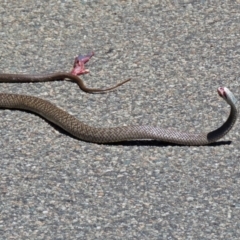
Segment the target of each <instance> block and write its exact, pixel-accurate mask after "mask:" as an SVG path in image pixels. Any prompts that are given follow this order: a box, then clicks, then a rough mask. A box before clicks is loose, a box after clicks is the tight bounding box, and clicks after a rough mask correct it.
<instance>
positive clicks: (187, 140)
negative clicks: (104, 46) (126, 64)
mask: <svg viewBox="0 0 240 240" xmlns="http://www.w3.org/2000/svg"><path fill="white" fill-rule="evenodd" d="M64 78H69V79H70V80H72V81H74V82H76V83H77V84H78V85H79V87H80V88H81V89H82V90H84V91H86V92H90V93H92V92H101V91H107V90H110V89H113V88H116V87H117V86H119V85H117V86H115V87H112V88H108V89H105V90H101V89H89V88H87V87H86V86H85V85H84V84H83V82H82V81H81V80H79V79H80V78H78V77H77V76H74V75H72V74H69V73H60V74H49V75H44V76H42V75H22V74H0V82H33V81H53V80H63V79H64ZM122 84H123V83H122ZM120 85H121V84H120ZM217 92H218V94H219V96H220V97H221V98H223V99H224V100H225V101H226V103H227V104H228V105H230V114H229V116H228V118H227V120H226V121H225V122H224V123H223V124H222V125H221V126H220V127H219V128H217V129H215V130H213V131H211V132H207V133H205V132H201V133H187V132H181V131H177V130H172V129H165V128H160V127H155V126H151V125H142V126H141V125H136V126H135V125H130V126H118V127H93V126H89V125H88V124H85V123H84V122H81V121H80V120H79V119H77V118H76V117H74V116H73V115H71V114H69V113H68V112H66V111H64V110H62V109H61V108H59V107H57V106H55V105H54V104H52V103H51V102H49V101H47V100H43V99H41V98H38V97H34V96H29V95H21V94H12V93H0V108H2V109H18V110H25V111H30V112H33V113H35V114H38V115H40V116H42V117H43V118H45V119H46V120H48V121H50V122H52V123H54V124H56V125H57V126H59V127H60V128H62V129H64V130H65V131H66V132H68V133H69V134H70V135H72V136H74V137H76V138H78V139H80V140H83V141H86V142H92V143H114V142H124V141H133V140H157V141H162V142H168V143H173V144H177V145H187V146H192V145H193V146H200V145H207V144H210V143H213V142H216V141H217V140H219V139H220V138H222V137H223V136H225V135H226V134H227V133H228V132H229V131H230V130H231V128H232V127H233V126H234V124H235V122H236V120H237V116H238V111H237V107H236V103H237V99H236V98H235V97H234V95H233V93H232V92H231V91H230V90H229V89H228V88H226V87H219V88H218V89H217Z"/></svg>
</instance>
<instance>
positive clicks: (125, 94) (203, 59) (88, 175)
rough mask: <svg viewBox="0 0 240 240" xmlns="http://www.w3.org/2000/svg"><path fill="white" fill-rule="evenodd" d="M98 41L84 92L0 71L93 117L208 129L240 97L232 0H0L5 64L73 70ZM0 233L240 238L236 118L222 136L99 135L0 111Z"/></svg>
mask: <svg viewBox="0 0 240 240" xmlns="http://www.w3.org/2000/svg"><path fill="white" fill-rule="evenodd" d="M91 50H94V51H95V53H96V54H95V56H94V57H93V58H92V59H91V60H90V61H89V63H88V64H87V67H88V68H89V69H90V71H91V73H90V74H88V75H84V76H83V77H82V78H83V79H84V81H85V82H86V84H87V85H88V86H94V87H107V86H111V85H113V84H115V83H116V82H119V81H121V80H124V79H126V78H129V77H131V78H132V81H131V82H129V83H127V84H125V85H124V86H122V87H120V88H119V89H118V90H116V91H114V92H111V93H108V94H94V95H93V94H87V93H84V92H82V91H80V90H79V88H78V86H77V85H76V84H74V83H71V82H69V81H64V82H50V83H49V82H47V83H23V84H19V83H14V84H10V83H1V84H0V87H1V92H11V93H22V94H29V95H34V96H39V97H41V98H44V99H47V100H49V101H51V102H53V103H55V104H56V105H58V106H59V107H61V108H63V109H65V110H67V111H68V112H70V113H72V114H73V115H75V116H77V117H78V118H79V119H80V120H82V121H84V122H86V123H88V124H91V125H94V126H119V125H128V124H153V125H157V126H162V127H171V128H176V129H181V130H188V131H191V132H194V131H210V130H212V129H215V128H216V127H218V126H219V125H220V124H221V123H222V122H223V121H225V119H226V118H227V115H228V113H229V107H228V106H227V105H226V103H225V102H224V101H223V100H222V99H220V98H219V97H218V95H217V92H216V89H217V87H219V86H222V85H223V86H227V87H228V88H229V89H230V90H232V91H233V92H234V94H235V96H236V97H237V98H240V96H239V94H240V89H239V81H240V70H239V69H240V67H239V66H240V1H239V0H236V1H210V0H209V1H205V0H201V1H200V0H199V1H186V0H182V1H180V0H169V1H157V0H155V1H154V0H149V1H145V0H132V1H130V0H125V1H124V0H118V1H117V0H111V1H110V0H105V1H103V0H99V1H97V0H95V1H94V0H92V1H91V0H81V1H80V0H61V1H60V0H55V1H53V0H41V1H37V0H36V1H33V0H21V1H18V3H17V2H14V1H5V0H1V4H0V58H1V70H0V71H1V72H8V73H40V72H41V73H49V72H56V71H69V69H70V68H71V66H72V63H73V59H74V57H75V55H77V54H78V53H87V52H89V51H91ZM0 117H1V122H0V136H1V139H0V149H1V150H0V151H1V152H0V157H1V165H0V239H57V240H61V239H116V240H117V239H189V240H190V239H194V240H195V239H201V240H203V239H204V240H205V239H211V240H212V239H217V240H219V239H223V240H225V239H228V240H232V239H240V217H239V216H240V187H239V186H240V166H239V160H240V151H239V150H240V144H239V143H240V136H239V130H240V126H239V121H237V123H236V125H235V127H234V129H233V130H232V131H231V132H230V133H229V134H228V135H227V136H226V137H224V139H222V140H221V141H220V143H219V144H215V145H213V146H203V147H180V146H174V145H169V144H163V143H158V142H152V141H149V142H148V141H143V142H137V141H135V142H130V143H126V144H112V145H110V144H109V145H99V144H93V143H86V142H83V141H79V140H77V139H75V138H72V137H71V136H69V135H68V134H66V133H65V132H63V131H61V130H59V129H58V128H56V127H54V126H53V125H52V124H50V123H49V122H47V121H45V120H44V119H42V118H39V117H38V116H37V115H34V114H30V113H27V112H22V111H10V110H0Z"/></svg>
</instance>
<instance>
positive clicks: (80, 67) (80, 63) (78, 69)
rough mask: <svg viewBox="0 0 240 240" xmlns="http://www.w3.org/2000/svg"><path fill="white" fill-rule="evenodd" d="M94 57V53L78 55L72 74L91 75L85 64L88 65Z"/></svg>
mask: <svg viewBox="0 0 240 240" xmlns="http://www.w3.org/2000/svg"><path fill="white" fill-rule="evenodd" d="M93 55H94V52H91V53H89V54H87V55H81V54H80V55H78V56H77V57H76V58H75V60H74V64H73V69H72V71H71V74H73V75H76V76H77V75H81V74H86V73H89V70H88V69H85V63H87V62H88V61H89V59H90V58H91V57H92V56H93Z"/></svg>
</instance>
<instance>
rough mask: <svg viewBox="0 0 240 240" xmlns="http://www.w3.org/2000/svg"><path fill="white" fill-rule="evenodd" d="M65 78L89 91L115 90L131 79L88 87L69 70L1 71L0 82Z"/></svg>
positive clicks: (48, 80)
mask: <svg viewBox="0 0 240 240" xmlns="http://www.w3.org/2000/svg"><path fill="white" fill-rule="evenodd" d="M64 79H70V80H71V81H72V82H75V83H77V85H78V86H79V87H80V89H81V90H83V91H84V92H87V93H101V92H107V91H110V90H113V89H115V88H117V87H119V86H121V85H123V84H124V83H126V82H128V81H130V80H131V79H130V78H128V79H127V80H125V81H122V82H120V83H118V84H117V85H115V86H113V87H109V88H105V89H99V88H88V87H86V86H85V85H84V83H83V81H82V79H81V78H79V77H78V76H76V75H73V74H71V73H67V72H56V73H49V74H12V73H0V82H7V83H10V82H11V83H14V82H18V83H19V82H22V83H23V82H50V81H62V80H64Z"/></svg>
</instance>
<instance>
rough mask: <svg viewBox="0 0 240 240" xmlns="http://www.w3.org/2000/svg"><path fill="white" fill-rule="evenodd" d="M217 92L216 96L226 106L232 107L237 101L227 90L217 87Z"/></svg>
mask: <svg viewBox="0 0 240 240" xmlns="http://www.w3.org/2000/svg"><path fill="white" fill-rule="evenodd" d="M217 92H218V95H219V96H220V97H222V98H223V99H224V100H225V101H226V102H227V103H228V104H230V105H232V104H235V103H236V102H237V99H236V98H235V96H234V95H233V93H232V92H231V91H230V90H229V89H228V88H226V87H219V88H218V90H217Z"/></svg>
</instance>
